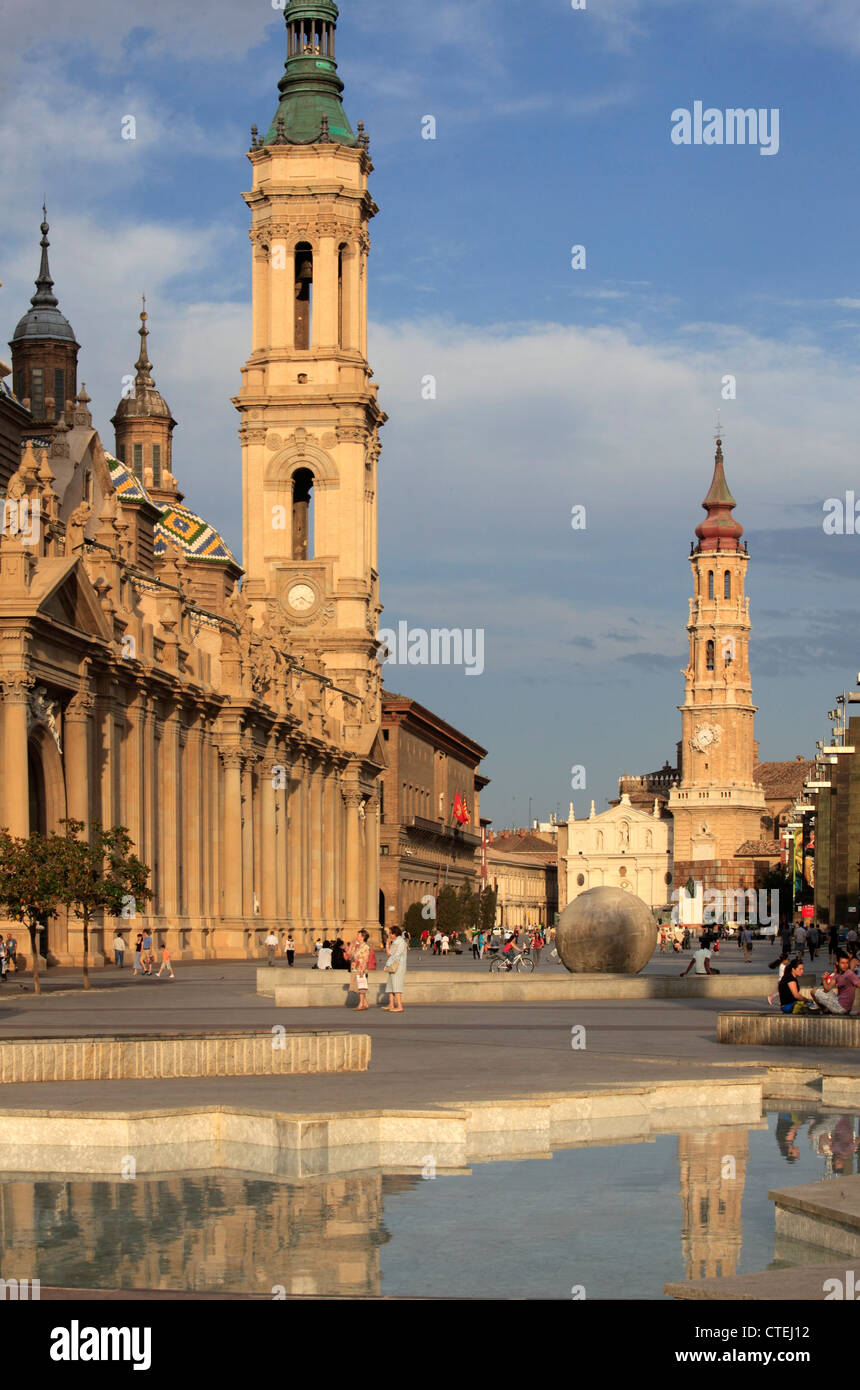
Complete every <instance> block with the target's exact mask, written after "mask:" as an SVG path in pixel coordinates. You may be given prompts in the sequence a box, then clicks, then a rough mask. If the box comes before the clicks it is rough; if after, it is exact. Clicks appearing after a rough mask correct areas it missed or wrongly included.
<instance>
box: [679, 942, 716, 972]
mask: <svg viewBox="0 0 860 1390" xmlns="http://www.w3.org/2000/svg"><path fill="white" fill-rule="evenodd" d="M707 940H708V938H707V937H706V936H703V937H700V939H699V949H698V951H694V952H693V959H692V960H691V961H690V964H689V965H688V966H687V969H686V970H682V971H681V979H682V980H683V978H684V976H685V975H689V973H690V971H691V970H692V968H693V966H694V965H695V967H696V974H697V975H719V973H720V972H719V970H718V969H717V967H716V966H715V965H711V948H710V946H708V945H707V944H706V943H707Z"/></svg>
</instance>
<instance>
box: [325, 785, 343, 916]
mask: <svg viewBox="0 0 860 1390" xmlns="http://www.w3.org/2000/svg"><path fill="white" fill-rule="evenodd" d="M337 795H338V789H337V774H336V772H335V771H334V769H332V768H328V769H327V770H326V772H325V775H324V782H323V807H322V810H323V847H324V853H323V861H322V872H323V897H322V914H323V922H324V924H325V930H326V931H327V932H330V931H332V930H333V928H334V925H335V919H336V917H337V898H336V896H335V894H336V888H337V858H338V856H339V854H340V842H339V839H338V835H337V828H336V820H335V815H336V810H337V806H336V801H335V798H336V797H337Z"/></svg>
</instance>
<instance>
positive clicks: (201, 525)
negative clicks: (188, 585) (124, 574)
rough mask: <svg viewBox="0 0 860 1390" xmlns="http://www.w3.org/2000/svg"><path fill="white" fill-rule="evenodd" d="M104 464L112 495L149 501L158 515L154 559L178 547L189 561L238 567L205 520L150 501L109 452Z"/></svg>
mask: <svg viewBox="0 0 860 1390" xmlns="http://www.w3.org/2000/svg"><path fill="white" fill-rule="evenodd" d="M105 462H106V463H107V466H108V471H109V472H110V479H111V482H112V484H113V488H114V492H115V493H116V495H117V497H118V498H119V499H120V501H121V502H149V503H150V504H151V505H152V506H153V507H155V508H156V510H157V511H158V512H159V513H160V517H159V519H158V521H157V522H156V523H155V547H154V549H155V554H156V555H157V556H160V555H165V554H166V553H167V548H168V545H169V544H170V545H176V546H178V547H179V549H180V550H181V551H182V552H183V554H185V555H187V556H188V558H189V560H212V561H216V562H221V563H222V564H223V563H224V562H227V563H230V564H234V565H235V564H237V561H236V559H235V557H234V556H233V554H232V553H231V551H230V550H229V548H228V547H227V545H225V543H224V541H223V540H222V539H221V537H220V536H219V534H218V532H217V531H216V530H215V528H214V527H212V526H210V525H209V523H208V521H204V520H203V518H202V517H200V516H197V515H196V513H194V512H192V511H189V510H188V508H187V507H180V506H179V505H178V504H177V503H171V504H170V505H168V506H162V505H161V504H160V503H158V502H153V500H152V498H151V497H150V495H149V493H148V492H147V491H146V488H145V487H144V486H143V483H142V482H141V481H140V479H139V478H137V477H135V475H134V473H132V471H131V469H130V468H127V467H126V465H125V464H124V463H121V462H120V461H119V459H115V458H114V457H113V455H112V454H108V453H106V454H105Z"/></svg>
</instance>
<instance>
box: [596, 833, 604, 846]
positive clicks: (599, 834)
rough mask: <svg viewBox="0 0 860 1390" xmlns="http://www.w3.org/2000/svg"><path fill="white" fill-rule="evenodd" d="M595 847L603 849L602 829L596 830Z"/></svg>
mask: <svg viewBox="0 0 860 1390" xmlns="http://www.w3.org/2000/svg"><path fill="white" fill-rule="evenodd" d="M597 848H598V849H603V831H602V830H598V832H597Z"/></svg>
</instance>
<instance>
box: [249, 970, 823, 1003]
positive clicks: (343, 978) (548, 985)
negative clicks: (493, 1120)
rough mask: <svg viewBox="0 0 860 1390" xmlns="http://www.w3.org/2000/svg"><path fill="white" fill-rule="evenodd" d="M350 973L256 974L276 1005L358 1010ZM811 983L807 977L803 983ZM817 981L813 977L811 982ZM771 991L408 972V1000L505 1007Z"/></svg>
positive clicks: (754, 995) (719, 978) (372, 988)
mask: <svg viewBox="0 0 860 1390" xmlns="http://www.w3.org/2000/svg"><path fill="white" fill-rule="evenodd" d="M349 978H350V977H349V974H348V972H347V971H345V970H331V971H328V970H326V971H317V970H288V969H277V968H276V969H273V970H270V969H269V968H268V967H267V966H264V967H263V968H262V969H260V970H258V971H257V992H258V993H259V994H266V995H271V996H272V997H273V998H274V1001H275V1004H276V1005H277V1006H278V1007H279V1008H293V1009H306V1008H314V1007H316V1008H337V1007H338V1006H339V1005H340V1006H342V1007H347V1008H349V1007H354V1006H355V1005H356V1004H357V1003H358V996H357V994H356V993H354V992H352V991H351V990H350V984H349ZM808 982H810V977H809V976H804V983H805V984H806V983H808ZM811 982H812V983H814V980H812V981H811ZM385 990H386V976H385V973H384V972H383V971H376V972H375V973H373V974H371V976H370V985H369V991H368V994H369V1002H370V1003H371V1004H375V1003H379V1002H381V1001H382V1000H383V997H384V995H385ZM772 990H773V976H772V975H770V974H768V975H705V976H696V975H688V976H686V977H685V978H684V979H681V978H680V976H677V975H675V976H671V975H570V974H568V973H567V972H565V973H564V974H562V973H560V972H556V973H553V974H550V972H549V971H548V970H547V972H546V973H545V974H539V973H536V974H533V975H518V974H516V973H512V974H510V975H495V974H491V973H490V972H489V970H485V971H483V972H482V973H478V972H477V971H468V972H467V971H461V970H458V971H456V972H455V971H451V972H450V974H448V973H445V972H444V971H441V970H438V971H428V970H425V971H421V970H411V971H410V970H407V972H406V982H405V986H404V999H406V1000H408V1002H409V1003H410V1004H505V1003H509V1002H513V1001H523V1002H530V1001H531V1002H539V1001H540V1000H555V1001H564V1000H579V999H595V1000H600V999H605V1000H613V999H620V1000H632V999H761V1000H763V999H765V998H766V996H767V995H768V994H770V993H771V992H772Z"/></svg>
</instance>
